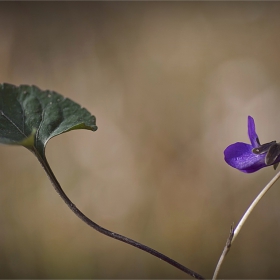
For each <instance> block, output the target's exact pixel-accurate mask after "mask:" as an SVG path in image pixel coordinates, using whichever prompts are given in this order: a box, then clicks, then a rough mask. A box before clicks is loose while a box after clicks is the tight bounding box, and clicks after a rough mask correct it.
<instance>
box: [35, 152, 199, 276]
mask: <svg viewBox="0 0 280 280" xmlns="http://www.w3.org/2000/svg"><path fill="white" fill-rule="evenodd" d="M30 151H31V152H32V153H33V154H35V156H36V157H37V159H38V160H39V162H40V163H41V165H42V167H43V168H44V170H45V172H46V173H47V175H48V177H49V179H50V181H51V183H52V185H53V187H54V188H55V190H56V191H57V193H58V194H59V195H60V197H61V198H62V199H63V200H64V202H65V203H66V204H67V206H68V207H69V208H70V209H71V210H72V211H73V212H74V213H75V214H76V215H77V216H78V217H79V218H80V219H81V220H82V221H83V222H85V223H86V224H87V225H89V226H90V227H92V228H94V229H95V230H97V231H98V232H100V233H102V234H105V235H107V236H109V237H112V238H114V239H117V240H119V241H122V242H124V243H127V244H129V245H131V246H134V247H136V248H138V249H141V250H143V251H145V252H147V253H149V254H151V255H154V256H156V257H158V258H159V259H161V260H163V261H165V262H167V263H169V264H170V265H172V266H174V267H176V268H178V269H180V270H182V271H183V272H185V273H187V274H189V275H190V276H192V277H194V278H196V279H204V278H203V277H202V276H201V275H199V274H198V273H196V272H194V271H192V270H190V269H189V268H187V267H185V266H183V265H181V264H180V263H178V262H176V261H174V260H173V259H171V258H169V257H167V256H165V255H163V254H162V253H159V252H158V251H156V250H154V249H152V248H150V247H148V246H146V245H143V244H141V243H139V242H137V241H134V240H132V239H130V238H127V237H125V236H123V235H120V234H118V233H115V232H112V231H110V230H107V229H105V228H103V227H101V226H99V225H98V224H96V223H94V222H93V221H92V220H90V219H89V218H88V217H87V216H85V215H84V214H83V213H82V212H81V211H80V210H79V209H78V208H77V207H76V206H75V204H74V203H72V201H71V200H70V199H69V198H68V196H67V195H66V194H65V192H64V191H63V189H62V188H61V186H60V184H59V182H58V181H57V179H56V177H55V175H54V174H53V172H52V170H51V168H50V166H49V164H48V162H47V159H46V157H42V156H41V155H40V154H39V153H38V151H37V150H36V149H35V148H33V149H30Z"/></svg>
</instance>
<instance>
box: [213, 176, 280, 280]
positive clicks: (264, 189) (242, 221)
mask: <svg viewBox="0 0 280 280" xmlns="http://www.w3.org/2000/svg"><path fill="white" fill-rule="evenodd" d="M279 178H280V171H279V172H278V173H277V174H276V175H275V176H274V177H273V178H272V180H271V181H270V182H269V183H268V184H267V185H266V186H265V187H264V188H263V190H262V191H261V192H260V193H259V194H258V196H257V197H256V198H255V200H254V201H253V202H252V203H251V205H250V207H249V208H248V209H247V211H246V212H245V213H244V215H243V217H242V218H241V220H240V221H239V223H238V224H237V226H236V228H235V229H234V231H233V233H232V238H231V240H230V245H229V246H227V245H226V246H225V248H224V251H225V250H226V252H224V251H223V253H222V255H221V257H220V259H219V262H218V264H217V266H216V269H215V272H214V276H213V280H214V279H217V277H218V273H219V271H220V268H221V265H222V263H223V261H224V259H225V256H226V253H228V251H229V249H230V246H231V245H232V243H233V241H234V240H235V239H236V236H237V235H238V234H239V232H240V230H241V228H242V227H243V225H244V223H245V222H246V220H247V219H248V217H249V215H250V214H251V213H252V211H253V209H254V208H255V207H256V205H257V204H258V203H259V202H260V200H261V199H262V198H263V196H264V195H265V194H266V193H267V192H268V191H269V189H270V188H271V187H272V186H273V185H274V183H275V182H276V181H277V180H278V179H279ZM228 241H229V239H228V240H227V243H228ZM226 248H227V249H226Z"/></svg>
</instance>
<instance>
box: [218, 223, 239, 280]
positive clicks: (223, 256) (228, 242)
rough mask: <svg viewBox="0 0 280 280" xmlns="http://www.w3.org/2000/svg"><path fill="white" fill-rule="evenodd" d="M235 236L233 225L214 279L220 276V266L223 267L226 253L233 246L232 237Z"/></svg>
mask: <svg viewBox="0 0 280 280" xmlns="http://www.w3.org/2000/svg"><path fill="white" fill-rule="evenodd" d="M233 236H234V229H233V226H231V228H230V233H229V237H228V239H227V242H226V246H225V248H224V250H223V253H222V254H221V256H220V259H219V262H218V264H217V266H216V269H215V272H214V275H213V279H217V277H218V273H219V271H220V268H221V266H222V263H223V261H224V259H225V257H226V255H227V253H228V252H229V249H230V247H231V243H232V238H233Z"/></svg>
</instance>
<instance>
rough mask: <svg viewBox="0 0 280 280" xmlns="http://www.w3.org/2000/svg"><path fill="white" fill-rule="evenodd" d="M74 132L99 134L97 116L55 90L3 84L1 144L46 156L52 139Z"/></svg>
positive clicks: (0, 118)
mask: <svg viewBox="0 0 280 280" xmlns="http://www.w3.org/2000/svg"><path fill="white" fill-rule="evenodd" d="M74 129H89V130H93V131H95V130H96V129H97V126H96V119H95V117H94V116H93V115H91V114H90V113H89V112H88V111H87V110H86V109H85V108H81V106H80V105H79V104H77V103H75V102H74V101H72V100H70V99H68V98H65V97H63V96H62V95H60V94H58V93H56V92H54V91H49V90H45V91H42V90H40V89H39V88H38V87H36V86H28V85H21V86H19V87H17V86H14V85H10V84H6V83H4V84H0V143H3V144H11V145H22V146H24V147H26V148H28V149H30V150H34V149H35V150H37V151H38V152H39V154H40V155H41V156H44V154H45V147H46V144H47V142H48V141H49V140H50V139H51V138H52V137H55V136H57V135H59V134H62V133H65V132H67V131H70V130H74Z"/></svg>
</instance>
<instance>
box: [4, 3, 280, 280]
mask: <svg viewBox="0 0 280 280" xmlns="http://www.w3.org/2000/svg"><path fill="white" fill-rule="evenodd" d="M279 13H280V3H278V2H268V3H265V2H244V3H241V2H226V3H222V2H177V3H172V2H119V3H116V2H104V3H102V2H83V3H79V2H60V3H55V2H44V3H42V2H29V3H28V2H11V3H8V2H6V3H4V2H2V3H0V38H1V40H0V77H1V79H0V80H1V82H8V83H12V84H15V85H20V84H30V85H33V84H34V85H36V86H38V87H39V88H41V89H43V90H45V89H50V90H54V91H56V92H58V93H60V94H63V95H65V96H67V97H69V98H71V99H73V100H74V101H76V102H77V103H79V104H81V105H82V106H84V107H86V108H87V109H88V110H89V111H90V112H91V113H92V114H94V115H95V116H96V118H97V125H98V130H97V131H96V132H94V133H92V132H91V131H86V130H84V131H82V130H81V131H72V132H69V133H66V134H63V135H61V136H59V137H57V138H54V139H52V140H51V141H50V142H49V144H48V146H47V150H46V153H47V158H48V160H49V163H50V165H51V166H52V168H53V171H54V173H55V174H56V176H57V178H58V180H59V182H60V183H61V185H62V187H63V188H64V190H65V192H66V193H67V194H68V195H69V197H70V199H72V200H73V202H74V203H75V204H76V205H77V206H78V207H79V208H80V209H81V210H82V211H83V212H84V213H85V214H86V215H88V216H89V217H90V218H91V219H92V220H93V221H95V222H96V223H98V224H100V225H101V226H103V227H105V228H108V229H110V230H112V231H114V232H117V233H120V234H123V235H125V236H128V237H130V238H132V239H134V240H137V241H139V242H141V243H143V244H145V245H148V246H150V247H152V248H154V249H156V250H158V251H160V252H162V253H164V254H166V255H168V256H169V257H171V258H173V259H175V260H176V261H178V262H180V263H182V264H183V265H185V266H187V267H188V268H190V269H192V270H194V271H196V272H197V273H199V274H201V275H203V276H204V277H207V278H211V277H212V275H213V272H214V269H215V266H216V264H217V261H218V259H219V257H220V254H221V252H222V250H223V247H224V245H225V242H226V239H227V237H228V234H229V230H230V225H231V224H232V223H233V222H234V223H235V225H236V224H237V223H238V221H239V220H240V218H241V216H242V215H243V213H244V212H245V210H246V209H247V207H248V206H249V204H250V203H251V202H252V200H253V199H254V198H255V196H256V195H257V194H258V193H259V192H260V190H261V189H262V188H263V187H264V185H265V184H266V183H267V182H268V181H269V180H270V179H271V178H272V176H274V174H275V171H274V170H273V168H272V167H271V168H266V169H263V170H260V171H259V172H257V173H253V174H243V173H241V172H239V171H238V170H235V169H233V168H231V167H229V166H228V165H227V164H226V163H225V162H224V158H223V151H224V149H225V148H226V147H227V146H228V145H229V144H232V143H234V142H237V141H243V142H248V141H249V139H248V136H247V117H248V115H251V116H252V117H254V119H255V122H256V126H257V132H258V135H259V138H260V141H261V143H265V142H269V141H272V140H278V141H279V140H280V129H279V127H280V126H279V120H278V119H279V114H278V111H279V105H278V104H279V102H280V82H279V81H280V79H279V77H280V54H279V53H280V35H279V30H280V17H279ZM0 164H1V165H0V166H1V169H0V277H1V278H191V277H190V276H188V275H186V274H185V273H183V272H181V271H179V270H177V269H175V268H173V267H172V266H170V265H168V264H166V263H164V262H162V261H160V260H158V259H157V258H155V257H153V256H151V255H149V254H147V253H145V252H142V251H140V250H137V249H136V248H133V247H131V246H128V245H126V244H124V243H121V242H119V241H116V240H113V239H110V238H108V237H106V236H103V235H101V234H100V233H98V232H96V231H94V230H93V229H91V228H90V227H88V226H87V225H86V224H84V223H83V222H82V221H80V220H79V219H78V218H77V217H76V216H75V215H74V214H73V213H72V212H71V211H70V210H69V209H68V207H67V206H66V205H65V204H64V203H63V201H62V200H61V199H60V197H59V196H58V195H57V193H56V192H55V191H54V189H53V188H52V185H51V183H50V182H49V181H48V178H47V176H46V175H45V174H44V171H43V169H42V168H41V166H40V164H39V163H38V162H37V160H36V158H35V157H34V156H33V155H32V154H31V153H30V152H29V151H27V150H26V149H24V148H22V147H12V146H3V145H2V146H0ZM279 201H280V182H278V183H277V184H276V185H275V186H274V187H273V188H272V189H271V190H270V191H269V192H268V194H267V195H266V196H265V197H264V199H263V200H262V201H261V203H259V205H258V206H257V208H256V209H255V210H254V212H253V214H252V215H251V216H250V218H249V220H248V221H247V223H246V224H245V226H244V228H243V229H242V231H241V232H240V235H239V236H238V238H237V239H236V241H235V243H234V245H233V246H232V248H231V251H230V253H229V254H228V255H227V257H226V260H225V262H224V265H223V267H222V269H221V272H220V277H223V278H250V279H252V278H279V277H280V270H279V258H280V245H279V242H278V241H279V234H280V203H279Z"/></svg>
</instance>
